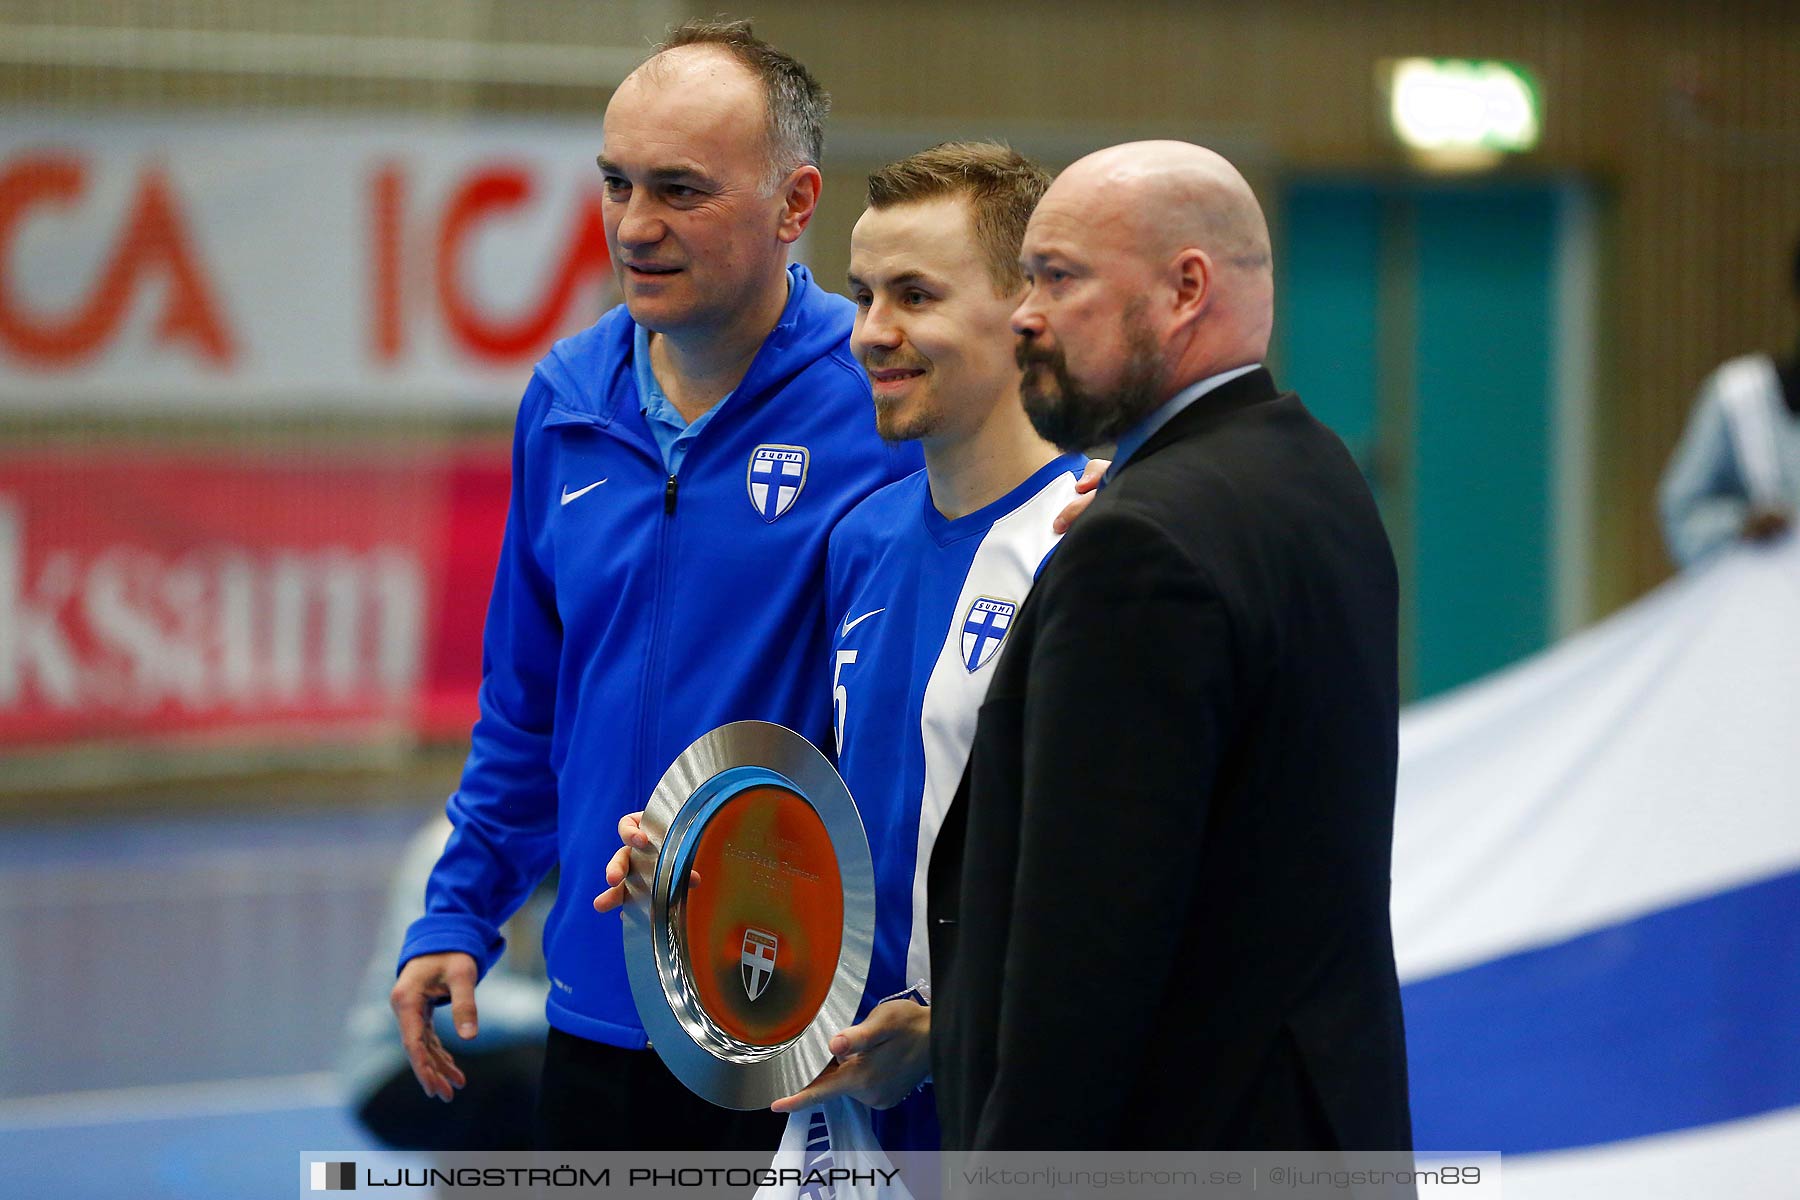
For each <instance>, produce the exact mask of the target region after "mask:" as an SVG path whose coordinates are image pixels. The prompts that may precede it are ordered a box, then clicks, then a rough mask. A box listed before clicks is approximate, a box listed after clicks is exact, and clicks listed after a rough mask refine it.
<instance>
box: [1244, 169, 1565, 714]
mask: <svg viewBox="0 0 1800 1200" xmlns="http://www.w3.org/2000/svg"><path fill="white" fill-rule="evenodd" d="M1593 226H1594V222H1593V218H1592V206H1591V203H1590V201H1589V199H1588V196H1587V193H1586V192H1585V191H1584V190H1583V189H1581V188H1580V187H1578V186H1576V185H1573V184H1535V183H1532V184H1517V183H1498V184H1494V183H1489V184H1456V185H1436V184H1419V183H1410V182H1408V183H1398V182H1396V183H1387V182H1368V181H1345V180H1340V179H1328V180H1296V181H1292V182H1290V183H1289V184H1288V186H1287V187H1286V188H1285V189H1284V191H1283V194H1282V204H1281V208H1280V210H1279V214H1278V225H1277V229H1276V239H1277V240H1276V246H1277V262H1276V269H1277V280H1276V305H1277V313H1276V324H1275V345H1274V347H1273V348H1272V350H1271V355H1270V357H1271V359H1272V360H1273V364H1274V366H1275V369H1276V376H1277V379H1278V380H1279V381H1280V382H1281V383H1282V384H1283V386H1285V387H1288V388H1292V389H1293V390H1294V391H1297V392H1298V393H1299V394H1300V396H1301V398H1302V399H1303V400H1304V401H1305V402H1306V404H1307V406H1308V407H1309V408H1310V409H1311V410H1312V411H1313V413H1314V414H1315V415H1317V416H1318V417H1319V418H1320V419H1321V420H1323V421H1324V422H1325V423H1326V424H1328V425H1330V426H1331V427H1332V428H1333V429H1335V430H1336V431H1337V432H1338V434H1339V435H1340V436H1341V437H1342V438H1343V439H1344V441H1345V442H1346V443H1347V444H1348V445H1349V447H1350V449H1351V452H1352V453H1353V454H1355V455H1356V457H1357V460H1358V461H1359V462H1360V463H1361V464H1362V467H1363V471H1364V474H1365V475H1366V476H1367V477H1368V478H1369V481H1370V484H1371V485H1372V487H1373V489H1374V491H1375V494H1376V498H1377V500H1378V501H1379V502H1380V505H1381V510H1382V516H1383V519H1384V520H1385V521H1386V523H1387V526H1388V534H1389V537H1390V539H1391V540H1392V541H1393V544H1394V551H1395V557H1396V559H1397V560H1398V562H1399V565H1400V574H1401V591H1402V601H1401V643H1402V645H1401V683H1402V688H1403V691H1404V694H1405V695H1406V696H1407V697H1409V698H1412V699H1417V698H1421V697H1424V696H1429V695H1431V694H1433V693H1436V692H1440V691H1443V690H1444V689H1446V688H1449V687H1452V686H1455V685H1456V684H1459V683H1463V682H1466V681H1468V680H1471V679H1474V678H1476V677H1478V676H1480V675H1484V674H1486V673H1488V672H1490V671H1493V670H1495V669H1497V668H1499V667H1502V666H1505V665H1506V664H1508V663H1510V662H1513V661H1515V660H1517V659H1519V658H1522V657H1524V656H1526V655H1528V654H1530V653H1532V652H1533V651H1536V650H1538V649H1540V648H1542V647H1543V646H1544V645H1546V644H1547V643H1548V642H1549V641H1550V640H1551V639H1552V638H1553V637H1554V636H1555V635H1556V634H1557V633H1558V632H1560V631H1563V630H1566V629H1569V628H1572V627H1573V626H1575V625H1578V624H1580V623H1581V621H1582V620H1583V619H1584V618H1585V617H1586V615H1587V614H1586V590H1587V576H1588V566H1587V559H1588V554H1587V547H1586V537H1587V530H1588V528H1589V526H1590V524H1591V522H1590V521H1589V520H1588V511H1587V510H1588V507H1589V503H1590V501H1589V496H1588V486H1587V477H1588V471H1587V460H1588V429H1589V421H1588V412H1589V407H1590V406H1589V403H1588V395H1589V392H1590V390H1591V375H1592V371H1591V368H1590V366H1589V360H1590V358H1591V355H1592V347H1593V336H1592V310H1593V295H1592V294H1593V279H1594V251H1593V243H1594V234H1593Z"/></svg>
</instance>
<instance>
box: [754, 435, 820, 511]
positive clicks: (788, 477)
mask: <svg viewBox="0 0 1800 1200" xmlns="http://www.w3.org/2000/svg"><path fill="white" fill-rule="evenodd" d="M811 459H812V455H811V454H810V453H808V451H807V449H806V447H805V446H775V445H766V446H758V447H757V448H756V449H754V450H752V451H751V452H750V473H749V483H750V504H751V507H753V508H755V509H756V511H757V512H758V513H761V514H762V519H763V520H765V521H773V520H774V519H775V518H776V517H779V516H780V515H781V514H782V513H784V512H786V511H787V510H788V509H790V508H792V507H794V501H796V500H798V499H799V498H800V489H801V488H803V487H805V486H806V467H807V463H808V462H810V461H811Z"/></svg>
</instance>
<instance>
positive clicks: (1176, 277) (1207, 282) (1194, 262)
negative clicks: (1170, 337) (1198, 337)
mask: <svg viewBox="0 0 1800 1200" xmlns="http://www.w3.org/2000/svg"><path fill="white" fill-rule="evenodd" d="M1169 282H1170V284H1171V286H1172V287H1173V288H1174V293H1175V303H1174V306H1173V310H1172V312H1171V313H1170V316H1172V317H1173V318H1174V319H1175V321H1176V322H1177V323H1178V324H1185V323H1187V322H1188V321H1192V320H1198V319H1199V318H1200V317H1202V316H1204V315H1205V314H1206V310H1207V309H1208V308H1210V307H1211V306H1212V299H1213V286H1212V285H1213V262H1212V258H1211V257H1210V256H1209V255H1208V254H1207V253H1206V251H1204V250H1202V249H1200V248H1199V247H1198V246H1187V247H1184V248H1183V249H1182V250H1180V251H1178V252H1177V253H1176V255H1175V257H1174V258H1172V259H1170V260H1169Z"/></svg>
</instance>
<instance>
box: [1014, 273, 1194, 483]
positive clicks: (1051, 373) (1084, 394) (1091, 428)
mask: <svg viewBox="0 0 1800 1200" xmlns="http://www.w3.org/2000/svg"><path fill="white" fill-rule="evenodd" d="M1142 314H1143V306H1142V304H1139V303H1134V304H1132V305H1130V306H1128V307H1127V308H1126V309H1125V313H1124V315H1123V317H1122V318H1121V322H1120V323H1121V325H1122V326H1123V328H1124V331H1125V351H1126V356H1125V365H1124V367H1123V369H1121V371H1120V372H1119V381H1118V383H1117V384H1116V385H1114V387H1113V388H1112V389H1111V390H1110V391H1109V392H1107V393H1104V394H1102V393H1099V392H1091V391H1088V390H1087V389H1085V388H1083V387H1082V386H1081V385H1080V384H1078V383H1076V382H1075V380H1074V379H1072V378H1071V377H1070V376H1069V360H1068V358H1067V357H1066V356H1065V355H1064V354H1063V351H1062V347H1061V346H1058V347H1056V348H1054V349H1049V350H1046V349H1045V348H1043V347H1042V346H1039V345H1037V344H1036V343H1034V342H1031V341H1028V340H1026V339H1024V338H1021V339H1020V340H1019V344H1018V347H1017V349H1016V350H1015V351H1014V354H1013V357H1014V359H1015V360H1016V361H1017V362H1018V364H1019V369H1020V371H1022V372H1023V375H1022V376H1021V378H1020V381H1019V396H1020V399H1022V400H1023V401H1024V402H1025V415H1026V416H1027V417H1029V418H1030V419H1031V427H1032V428H1033V429H1035V430H1037V431H1038V436H1039V437H1041V438H1043V439H1044V440H1045V441H1047V442H1049V443H1050V444H1051V445H1053V446H1056V447H1057V448H1058V449H1060V450H1064V451H1070V450H1088V449H1091V448H1093V447H1095V446H1101V445H1106V444H1108V443H1111V442H1115V441H1117V440H1118V438H1119V435H1120V434H1121V433H1124V432H1125V431H1126V430H1127V429H1130V428H1131V427H1132V426H1133V425H1136V424H1137V423H1138V422H1139V421H1142V420H1143V419H1144V418H1145V417H1147V416H1149V415H1150V414H1151V413H1153V412H1155V411H1156V410H1157V408H1158V407H1160V406H1161V403H1162V365H1161V363H1159V362H1158V361H1157V352H1156V343H1155V341H1154V340H1153V339H1152V338H1151V336H1150V331H1149V330H1148V329H1146V328H1144V325H1143V322H1142V320H1141V319H1140V318H1141V317H1142Z"/></svg>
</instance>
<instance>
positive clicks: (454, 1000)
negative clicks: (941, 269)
mask: <svg viewBox="0 0 1800 1200" xmlns="http://www.w3.org/2000/svg"><path fill="white" fill-rule="evenodd" d="M827 106H828V100H827V98H826V96H825V94H824V92H823V91H822V90H821V89H820V88H819V86H818V84H817V83H816V82H815V81H814V80H813V79H812V77H811V76H810V75H809V74H808V73H807V72H806V70H805V68H804V67H802V66H801V65H800V64H799V63H797V62H795V61H794V60H793V59H792V58H790V57H788V56H787V55H785V54H782V53H781V52H779V51H777V50H775V49H773V48H772V47H770V46H768V45H767V44H766V43H764V42H761V41H759V40H758V39H756V38H754V37H753V36H751V33H750V30H749V27H748V26H747V25H744V24H742V23H733V24H718V23H701V22H692V23H689V24H687V25H684V26H682V27H680V28H678V29H677V30H676V31H675V32H674V34H673V35H672V37H671V38H670V39H669V41H668V42H666V43H665V44H664V46H663V47H662V48H661V49H659V51H658V52H657V53H656V54H655V55H654V56H652V57H651V58H650V59H649V61H647V62H646V63H645V64H644V65H643V66H641V67H639V68H638V70H637V71H635V72H633V74H632V75H631V76H630V77H628V78H627V79H626V80H625V81H624V82H623V83H622V84H621V85H620V86H619V88H618V90H617V91H616V92H615V93H614V95H613V98H612V101H611V103H610V104H609V105H608V106H607V112H606V120H605V134H604V149H603V150H602V152H601V154H600V159H599V162H600V168H601V171H602V174H603V175H604V178H605V187H606V190H605V208H604V213H605V223H606V232H607V240H608V248H609V250H610V252H611V254H612V259H613V266H614V270H615V273H616V274H617V276H618V279H619V284H620V287H621V289H622V291H623V293H624V297H625V306H624V307H621V308H617V309H614V310H613V311H611V312H609V313H607V314H606V315H605V316H604V317H602V318H601V320H600V321H599V323H598V324H596V325H595V326H594V327H593V328H591V329H588V330H586V331H585V332H583V333H580V334H577V335H576V336H574V337H571V338H568V339H566V340H564V341H562V342H559V343H558V344H557V345H556V347H555V348H554V349H553V350H552V351H551V353H550V354H549V355H548V356H547V357H546V358H545V359H544V360H543V361H542V362H541V363H539V364H538V367H537V370H536V371H535V372H534V374H533V376H532V380H531V383H530V385H529V386H528V387H527V389H526V391H525V397H524V400H523V402H522V403H521V405H520V409H519V416H518V424H517V428H516V430H515V434H514V441H513V475H512V485H513V492H512V502H511V510H510V513H509V515H508V518H507V528H506V537H505V542H504V544H503V546H502V549H501V560H500V569H499V572H498V575H497V577H496V579H495V582H494V592H493V598H492V600H491V602H490V604H489V608H488V617H487V627H486V632H485V651H484V664H483V680H482V687H481V716H480V720H479V721H478V723H477V724H476V726H475V730H474V734H473V744H472V746H471V749H470V753H469V759H468V763H467V766H466V767H465V769H464V773H463V778H462V782H461V784H460V786H459V787H458V789H457V791H456V793H455V795H453V796H452V797H451V799H450V803H449V807H448V813H449V816H450V819H451V821H452V823H453V824H454V826H455V832H454V833H453V834H452V835H451V838H450V840H449V843H448V844H447V846H446V847H445V850H444V855H443V858H442V859H441V860H440V861H439V863H438V865H437V868H436V869H435V870H434V871H433V873H432V876H431V881H430V883H429V885H428V887H427V890H426V896H425V915H424V916H423V917H422V918H420V919H419V920H418V921H416V922H414V924H413V925H412V927H411V929H410V930H409V931H408V933H407V937H406V942H405V945H404V946H403V948H402V950H401V953H400V962H401V970H400V976H399V980H398V982H397V983H396V984H395V986H394V990H393V994H392V997H391V999H392V1003H393V1007H394V1011H395V1013H396V1015H397V1016H398V1018H399V1021H400V1027H401V1033H402V1039H403V1041H404V1042H405V1044H406V1047H407V1052H408V1056H409V1058H410V1060H411V1062H412V1066H413V1070H414V1073H415V1074H416V1075H417V1076H418V1079H419V1083H420V1086H421V1087H423V1088H424V1089H425V1090H426V1091H427V1092H428V1093H430V1094H433V1095H436V1096H438V1097H440V1098H442V1099H444V1100H449V1099H450V1098H451V1096H452V1095H453V1089H454V1088H456V1087H458V1086H461V1084H462V1082H463V1076H462V1073H461V1072H460V1070H459V1069H458V1068H457V1067H456V1065H455V1063H454V1061H453V1060H452V1058H451V1056H450V1055H449V1053H448V1052H447V1051H446V1050H445V1048H444V1046H443V1045H442V1043H441V1042H440V1041H439V1040H438V1039H437V1037H436V1036H435V1035H434V1034H433V1033H432V1027H431V1023H430V1020H429V1013H430V1009H431V1007H432V1006H433V1005H434V1004H437V1003H442V1002H444V1001H445V1000H448V1001H449V1003H450V1005H451V1011H452V1016H453V1020H454V1023H455V1025H456V1027H457V1030H458V1033H459V1034H460V1035H461V1036H463V1037H469V1036H472V1035H473V1032H474V1029H475V1026H476V1022H477V1014H476V1010H475V1004H474V999H473V991H474V985H475V982H476V980H477V978H478V977H479V976H480V974H481V973H482V972H485V971H486V969H487V968H489V967H491V966H492V965H493V963H494V961H495V960H496V959H497V958H498V957H499V955H500V952H501V949H502V940H501V937H500V934H499V928H500V925H501V924H502V922H504V921H505V919H506V918H507V916H508V915H509V914H510V913H511V912H512V911H513V910H514V909H515V908H516V907H517V906H518V905H519V904H520V903H521V902H522V901H523V900H524V898H525V897H526V895H527V894H528V893H529V892H530V890H531V888H532V886H533V885H534V884H535V883H536V882H537V880H538V879H539V878H540V877H541V876H542V875H543V874H544V873H545V872H546V871H547V870H548V869H549V867H550V866H551V865H552V864H553V863H555V862H557V861H558V860H559V859H560V861H561V864H562V887H561V890H560V895H559V897H558V900H557V903H556V906H555V908H554V909H553V910H552V912H551V915H550V919H549V922H548V924H547V927H546V932H545V947H544V950H545V959H546V965H547V968H548V972H549V976H550V994H549V1006H548V1012H549V1019H550V1024H551V1027H552V1029H551V1034H550V1039H549V1044H548V1048H547V1053H546V1059H545V1067H544V1079H543V1085H542V1090H541V1095H540V1098H539V1110H538V1138H539V1142H540V1145H541V1146H543V1147H544V1148H555V1149H614V1148H634V1149H652V1148H659V1147H664V1148H727V1147H737V1146H742V1147H746V1148H767V1147H773V1146H774V1144H775V1142H776V1141H777V1140H778V1138H779V1136H780V1129H779V1123H778V1122H777V1121H774V1120H772V1118H771V1115H770V1114H767V1113H750V1114H739V1113H735V1112H731V1111H729V1110H725V1109H718V1108H713V1107H712V1106H710V1105H708V1104H706V1103H705V1102H703V1101H701V1100H699V1099H698V1098H696V1097H694V1096H692V1095H691V1094H690V1093H688V1092H687V1091H686V1089H685V1088H683V1087H682V1086H681V1085H680V1083H679V1082H677V1081H676V1080H675V1079H674V1078H673V1076H671V1075H670V1074H669V1073H668V1072H667V1070H666V1069H665V1068H664V1067H663V1066H662V1064H661V1062H660V1061H659V1060H657V1058H656V1057H655V1055H654V1053H652V1052H649V1051H647V1050H646V1049H645V1046H646V1041H645V1036H644V1032H643V1029H642V1027H641V1026H640V1024H639V1023H638V1019H637V1014H636V1010H635V1008H634V1006H633V1004H632V999H631V994H630V988H629V985H628V983H627V980H626V975H625V965H624V957H623V953H622V949H621V941H620V926H619V923H618V922H617V921H609V920H603V919H601V918H600V917H598V916H597V915H596V914H595V913H594V912H593V911H592V909H591V908H590V906H589V899H590V898H591V897H592V896H594V895H595V894H596V893H597V892H599V891H601V890H602V889H603V888H604V887H605V886H606V885H605V881H604V877H603V873H604V870H605V867H606V863H607V860H608V858H610V856H611V852H612V850H613V849H614V848H616V847H617V845H618V841H617V832H616V830H617V826H618V822H619V819H620V818H621V817H622V816H623V815H625V814H626V813H628V812H632V811H635V810H637V809H641V808H642V807H643V804H644V800H645V798H646V797H647V796H648V795H649V794H650V792H651V789H652V788H653V787H654V785H655V783H656V781H657V779H658V778H659V777H660V776H661V774H662V772H663V769H664V768H665V767H667V765H668V764H669V762H670V761H672V760H673V759H674V758H675V757H676V756H677V755H678V754H679V753H680V752H681V751H682V750H683V749H685V748H686V747H687V745H688V744H689V743H690V742H691V741H693V740H694V739H695V738H696V737H698V736H699V735H700V734H702V733H704V732H706V731H707V730H709V729H712V728H714V727H715V726H718V725H721V724H724V723H726V722H728V721H735V720H744V719H761V720H766V721H776V722H780V723H782V724H784V725H788V726H790V727H792V728H794V729H796V730H799V731H800V732H801V733H803V734H805V735H806V736H807V737H808V738H810V739H811V740H812V741H814V742H815V743H816V744H819V745H829V744H830V741H829V738H830V736H831V729H832V715H831V699H830V697H831V691H830V687H829V684H828V682H827V667H826V662H827V652H826V647H828V646H829V644H830V640H829V638H830V635H829V624H830V620H831V616H830V614H828V613H827V612H826V611H825V602H824V573H825V547H826V538H827V535H828V534H829V533H830V531H831V529H832V527H833V526H834V525H835V524H836V523H837V520H838V518H839V517H841V516H842V515H843V514H844V513H846V512H847V511H849V509H850V508H851V507H853V506H854V505H855V504H856V503H857V502H858V501H859V500H861V499H862V498H863V497H864V496H867V495H868V494H869V493H871V492H873V491H874V490H875V489H877V488H879V487H881V486H882V485H884V484H886V483H888V482H890V481H891V480H894V479H897V478H899V477H901V476H903V475H905V474H907V473H908V472H910V471H911V470H913V469H915V468H916V467H917V465H918V458H917V455H916V452H909V451H899V450H895V449H893V448H890V447H888V446H887V445H886V444H884V443H883V442H882V441H881V439H880V437H879V436H878V435H877V433H876V429H875V423H874V420H873V417H872V414H871V411H870V405H869V390H868V381H867V379H866V378H865V377H864V376H863V374H862V371H861V369H860V368H859V367H858V365H857V363H856V361H855V359H854V358H853V357H852V356H851V354H850V352H849V349H848V346H847V338H848V336H849V333H850V330H851V325H852V320H853V314H854V309H853V306H852V305H851V304H850V303H849V302H847V301H845V300H843V299H841V298H839V297H835V296H830V295H827V294H826V293H824V292H823V291H821V290H820V289H819V288H818V287H817V286H816V285H815V284H814V283H813V280H812V278H811V276H810V275H809V274H808V273H807V272H806V271H805V269H804V268H801V267H797V266H796V267H789V266H787V265H786V259H787V248H788V246H790V245H792V244H793V242H794V241H795V240H796V239H797V238H799V236H800V234H801V233H802V231H803V230H804V229H805V228H806V225H807V223H808V221H809V220H810V219H811V217H812V214H813V211H814V207H815V205H816V203H817V200H818V194H819V187H820V175H819V170H818V166H817V163H818V160H819V157H820V151H821V131H820V126H821V122H822V120H823V117H824V114H825V110H826V108H827Z"/></svg>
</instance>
